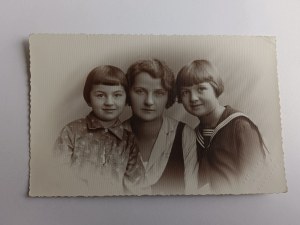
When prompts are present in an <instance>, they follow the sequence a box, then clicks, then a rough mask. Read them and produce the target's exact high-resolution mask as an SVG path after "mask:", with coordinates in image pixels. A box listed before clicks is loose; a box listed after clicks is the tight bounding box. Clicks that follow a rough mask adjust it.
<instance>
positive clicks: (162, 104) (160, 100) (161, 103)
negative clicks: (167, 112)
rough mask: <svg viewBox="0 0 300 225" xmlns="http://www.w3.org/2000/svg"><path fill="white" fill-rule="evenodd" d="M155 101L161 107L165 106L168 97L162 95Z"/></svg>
mask: <svg viewBox="0 0 300 225" xmlns="http://www.w3.org/2000/svg"><path fill="white" fill-rule="evenodd" d="M156 102H158V105H160V106H161V107H162V108H163V109H164V108H165V107H166V105H167V102H168V97H167V96H166V97H162V98H160V99H158V100H157V101H156Z"/></svg>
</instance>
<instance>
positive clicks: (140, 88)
mask: <svg viewBox="0 0 300 225" xmlns="http://www.w3.org/2000/svg"><path fill="white" fill-rule="evenodd" d="M129 97H130V103H131V108H132V112H133V114H134V115H135V116H137V117H138V118H139V119H141V120H144V121H153V120H155V119H158V118H161V117H162V115H163V112H164V110H165V107H166V104H167V101H168V91H167V90H165V89H164V88H163V87H162V84H161V79H160V78H152V77H151V76H150V75H149V74H148V73H145V72H142V73H140V74H138V75H137V76H136V77H135V80H134V84H133V85H132V87H131V88H130V90H129Z"/></svg>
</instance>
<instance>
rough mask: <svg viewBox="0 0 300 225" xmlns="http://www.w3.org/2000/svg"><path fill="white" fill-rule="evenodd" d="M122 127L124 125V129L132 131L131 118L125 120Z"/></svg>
mask: <svg viewBox="0 0 300 225" xmlns="http://www.w3.org/2000/svg"><path fill="white" fill-rule="evenodd" d="M122 127H123V129H124V131H126V132H131V133H132V128H131V125H130V119H127V120H125V121H124V122H123V123H122Z"/></svg>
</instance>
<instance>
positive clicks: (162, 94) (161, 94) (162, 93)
mask: <svg viewBox="0 0 300 225" xmlns="http://www.w3.org/2000/svg"><path fill="white" fill-rule="evenodd" d="M166 93H167V92H166V91H164V90H159V91H156V92H155V94H156V95H157V96H164V95H166Z"/></svg>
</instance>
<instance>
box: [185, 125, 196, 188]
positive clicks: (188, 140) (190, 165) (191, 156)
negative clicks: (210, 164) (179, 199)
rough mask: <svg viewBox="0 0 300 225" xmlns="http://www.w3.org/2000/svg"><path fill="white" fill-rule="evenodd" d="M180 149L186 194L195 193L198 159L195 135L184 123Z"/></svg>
mask: <svg viewBox="0 0 300 225" xmlns="http://www.w3.org/2000/svg"><path fill="white" fill-rule="evenodd" d="M182 149H183V159H184V167H185V170H184V181H185V192H186V194H192V193H195V192H196V191H197V189H198V169H199V164H198V159H197V146H196V135H195V132H194V130H192V129H191V128H190V127H189V126H187V125H185V127H184V129H183V134H182Z"/></svg>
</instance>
